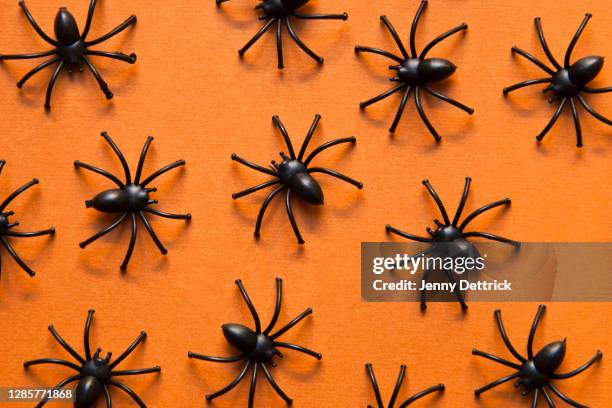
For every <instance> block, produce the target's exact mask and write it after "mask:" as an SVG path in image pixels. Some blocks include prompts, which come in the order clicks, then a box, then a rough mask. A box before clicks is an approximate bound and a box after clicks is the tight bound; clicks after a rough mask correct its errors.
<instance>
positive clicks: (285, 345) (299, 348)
mask: <svg viewBox="0 0 612 408" xmlns="http://www.w3.org/2000/svg"><path fill="white" fill-rule="evenodd" d="M274 346H275V347H280V348H286V349H290V350H295V351H299V352H300V353H304V354H308V355H310V356H313V357H314V358H316V359H317V360H320V359H321V358H323V356H322V355H321V353H317V352H316V351H312V350H310V349H307V348H306V347H302V346H298V345H295V344H291V343H283V342H278V341H275V342H274Z"/></svg>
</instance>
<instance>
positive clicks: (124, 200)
mask: <svg viewBox="0 0 612 408" xmlns="http://www.w3.org/2000/svg"><path fill="white" fill-rule="evenodd" d="M101 134H102V137H104V139H105V140H106V141H107V142H108V144H109V145H110V146H111V147H112V148H113V150H114V151H115V153H116V154H117V157H119V161H121V165H122V166H123V171H124V173H125V182H123V181H121V180H119V178H118V177H116V176H114V175H113V174H111V173H109V172H108V171H106V170H102V169H100V168H97V167H94V166H92V165H91V164H87V163H83V162H80V161H78V160H76V161H75V162H74V166H75V167H76V168H81V167H82V168H84V169H87V170H91V171H93V172H94V173H98V174H100V175H102V176H104V177H106V178H108V179H110V180H111V181H112V182H114V183H115V184H116V185H117V187H119V188H114V189H110V190H106V191H103V192H101V193H99V194H98V195H96V196H95V197H94V198H93V199H92V200H87V201H85V206H86V207H87V208H89V207H93V208H95V209H96V210H98V211H100V212H103V213H111V214H121V215H120V216H119V218H118V219H117V220H116V221H115V222H113V223H112V224H110V225H109V226H107V227H106V228H104V229H103V230H102V231H100V232H98V233H96V234H95V235H93V236H92V237H91V238H88V239H86V240H85V241H83V242H81V243H80V244H79V246H80V247H81V248H85V247H86V246H87V245H89V244H91V243H92V242H94V241H95V240H97V239H98V238H100V237H102V236H103V235H106V234H108V233H109V232H111V231H112V230H114V229H115V228H117V227H118V226H119V224H121V223H122V222H123V221H124V220H125V219H126V218H127V216H128V215H129V216H130V218H131V223H132V238H131V239H130V245H129V247H128V250H127V253H126V255H125V258H124V260H123V263H122V264H121V270H122V271H124V272H125V270H126V269H127V265H128V262H129V261H130V257H131V256H132V251H133V250H134V245H135V244H136V216H138V217H139V218H140V220H141V221H142V223H143V224H144V226H145V228H146V229H147V231H148V232H149V235H151V238H152V239H153V242H155V245H157V247H158V248H159V251H160V252H161V253H162V254H163V255H166V254H167V253H168V250H167V249H166V248H165V247H164V244H162V243H161V241H160V240H159V238H158V237H157V234H155V231H154V230H153V227H152V226H151V224H149V221H148V220H147V217H146V216H145V214H144V213H145V212H147V213H149V214H153V215H157V216H160V217H164V218H172V219H175V220H190V219H191V214H171V213H166V212H163V211H159V210H156V209H154V208H151V207H150V205H152V204H157V200H151V199H150V197H149V194H150V193H153V192H156V191H157V188H149V187H147V186H148V185H149V184H150V183H151V182H152V181H153V180H155V179H156V178H157V177H159V176H161V175H162V174H164V173H165V172H167V171H169V170H172V169H174V168H175V167H179V166H184V165H185V160H177V161H175V162H174V163H170V164H169V165H167V166H164V167H162V168H161V169H159V170H157V171H155V172H154V173H153V174H151V175H150V176H149V177H147V178H145V179H144V180H143V181H141V175H142V168H143V165H144V161H145V158H146V156H147V151H148V150H149V145H150V144H151V142H152V141H153V136H149V137H147V141H146V142H145V144H144V147H143V148H142V153H140V160H139V161H138V168H137V169H136V175H135V176H134V181H132V175H131V173H130V168H129V166H128V164H127V161H126V160H125V157H124V156H123V154H122V153H121V151H120V150H119V148H118V147H117V145H116V144H115V142H113V140H112V139H111V138H110V136H109V135H108V134H107V133H106V132H102V133H101Z"/></svg>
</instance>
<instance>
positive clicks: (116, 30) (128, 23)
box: [85, 15, 137, 47]
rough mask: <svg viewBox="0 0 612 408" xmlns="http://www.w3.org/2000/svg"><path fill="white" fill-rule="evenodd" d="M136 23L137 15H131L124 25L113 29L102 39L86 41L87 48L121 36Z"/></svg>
mask: <svg viewBox="0 0 612 408" xmlns="http://www.w3.org/2000/svg"><path fill="white" fill-rule="evenodd" d="M136 21H137V18H136V16H135V15H131V16H129V17H128V18H127V19H126V20H125V21H124V22H123V23H121V24H119V25H118V26H117V27H115V28H113V29H112V30H111V31H109V32H108V33H107V34H104V35H103V36H102V37H100V38H97V39H95V40H93V41H86V42H85V45H86V46H87V47H90V46H92V45H96V44H99V43H101V42H104V41H106V40H108V39H109V38H111V37H114V36H115V35H117V34H119V33H120V32H122V31H123V30H125V29H126V28H128V27H129V26H131V25H134V24H136Z"/></svg>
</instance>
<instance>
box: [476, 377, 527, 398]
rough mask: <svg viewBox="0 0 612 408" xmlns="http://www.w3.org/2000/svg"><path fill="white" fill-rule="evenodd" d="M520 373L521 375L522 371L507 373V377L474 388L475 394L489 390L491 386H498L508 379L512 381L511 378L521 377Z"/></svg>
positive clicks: (478, 394)
mask: <svg viewBox="0 0 612 408" xmlns="http://www.w3.org/2000/svg"><path fill="white" fill-rule="evenodd" d="M520 375H521V373H520V372H516V373H514V374H510V375H507V376H505V377H502V378H500V379H499V380H495V381H493V382H492V383H490V384H487V385H485V386H484V387H480V388H478V389H477V390H474V394H475V395H476V396H477V397H478V396H480V394H482V393H483V392H486V391H489V390H490V389H491V388H494V387H497V386H498V385H500V384H503V383H506V382H508V381H511V380H513V379H515V378H517V377H520Z"/></svg>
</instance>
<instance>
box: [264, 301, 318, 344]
mask: <svg viewBox="0 0 612 408" xmlns="http://www.w3.org/2000/svg"><path fill="white" fill-rule="evenodd" d="M310 314H312V309H311V308H308V309H306V310H304V311H303V312H302V313H300V314H299V315H298V316H297V317H296V318H295V319H293V320H292V321H290V322H289V323H287V324H286V325H285V326H284V327H283V328H282V329H280V330H278V331H276V332H275V333H274V334H271V335H270V336H269V337H270V338H271V339H272V340H275V339H277V338H279V337H280V336H282V335H283V334H285V333H286V332H288V331H289V330H291V328H293V326H295V325H296V324H298V323H299V322H300V321H302V319H304V318H305V317H307V316H308V315H310Z"/></svg>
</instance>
